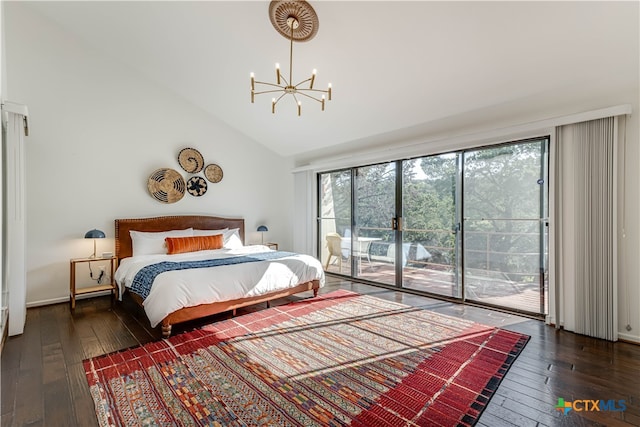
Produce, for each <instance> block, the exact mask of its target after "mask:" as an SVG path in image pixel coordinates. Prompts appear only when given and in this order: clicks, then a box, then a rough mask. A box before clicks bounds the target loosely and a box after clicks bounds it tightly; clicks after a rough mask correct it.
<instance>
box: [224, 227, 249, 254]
mask: <svg viewBox="0 0 640 427" xmlns="http://www.w3.org/2000/svg"><path fill="white" fill-rule="evenodd" d="M222 239H223V242H224V243H223V246H222V247H223V248H225V249H240V248H242V247H244V245H243V244H242V239H241V238H240V229H239V228H232V229H231V230H227V231H225V232H224V233H223V238H222Z"/></svg>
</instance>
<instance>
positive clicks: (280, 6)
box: [269, 0, 320, 42]
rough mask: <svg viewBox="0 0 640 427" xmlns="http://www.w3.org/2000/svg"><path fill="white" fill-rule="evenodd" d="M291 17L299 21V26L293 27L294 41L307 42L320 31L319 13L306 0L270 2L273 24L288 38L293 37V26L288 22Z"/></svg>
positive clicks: (270, 17)
mask: <svg viewBox="0 0 640 427" xmlns="http://www.w3.org/2000/svg"><path fill="white" fill-rule="evenodd" d="M289 18H294V19H295V20H296V21H298V26H297V27H295V26H294V27H293V41H296V42H307V41H309V40H311V39H312V38H314V37H315V36H316V34H317V33H318V26H319V25H320V24H319V21H318V15H316V11H315V10H313V7H311V5H310V4H309V3H307V2H306V1H302V0H293V1H286V0H272V1H271V3H269V19H271V25H273V28H275V29H276V31H277V32H279V33H280V35H282V36H283V37H284V38H285V39H287V40H290V39H291V27H289V24H288V23H287V19H289Z"/></svg>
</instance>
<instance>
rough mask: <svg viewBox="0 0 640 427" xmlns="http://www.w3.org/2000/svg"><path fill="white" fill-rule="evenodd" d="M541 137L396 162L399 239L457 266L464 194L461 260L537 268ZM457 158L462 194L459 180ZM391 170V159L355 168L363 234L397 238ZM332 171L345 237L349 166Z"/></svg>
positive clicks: (340, 228) (525, 269)
mask: <svg viewBox="0 0 640 427" xmlns="http://www.w3.org/2000/svg"><path fill="white" fill-rule="evenodd" d="M543 141H544V140H539V141H533V142H526V143H519V144H510V145H502V146H497V147H493V148H489V149H480V150H475V151H467V152H464V153H450V154H444V155H436V156H428V157H423V158H419V159H412V160H406V161H403V162H401V165H402V171H401V173H402V183H403V186H402V187H403V194H402V200H403V212H402V217H403V221H404V224H403V228H404V230H405V231H404V235H403V237H404V241H405V242H413V243H420V244H422V245H423V246H424V247H425V248H426V249H427V250H428V251H429V252H430V253H431V254H432V256H433V257H432V259H431V262H435V263H441V264H445V265H455V264H456V259H455V256H456V239H457V230H458V227H459V224H460V223H461V222H462V219H460V218H458V215H459V213H458V212H457V211H456V206H457V205H458V206H459V202H458V201H459V200H460V198H461V197H463V199H464V212H463V213H462V217H464V218H465V220H464V231H465V236H466V237H465V242H464V243H465V250H466V266H467V267H470V268H479V269H490V270H497V271H503V272H520V273H522V272H524V273H526V274H536V273H537V269H538V265H539V259H538V257H539V247H540V242H539V238H540V237H539V236H540V234H539V232H540V223H539V221H538V220H537V218H539V217H540V215H542V216H545V215H546V206H544V205H543V206H541V205H540V203H541V197H540V192H541V191H542V190H543V189H544V186H542V185H540V183H538V179H539V177H540V173H541V170H540V169H541V164H542V162H543V160H544V158H541V156H540V154H541V144H544V142H543ZM461 157H463V158H461ZM461 164H463V165H464V167H463V170H464V194H460V191H461V190H460V189H461V188H462V187H461V185H460V184H459V182H458V179H459V178H458V177H459V176H460V172H459V171H460V166H461ZM396 168H397V163H395V162H392V163H383V164H377V165H371V166H365V167H360V168H357V169H355V188H356V203H355V206H354V209H355V212H354V213H355V218H356V224H358V226H359V227H360V229H361V235H366V236H368V237H378V238H381V239H382V242H383V243H384V242H391V241H392V240H393V236H394V234H393V232H391V231H390V228H391V219H392V218H393V217H394V216H395V188H396V187H395V179H396ZM329 175H330V181H331V185H330V187H331V193H332V203H333V211H334V214H335V218H336V219H335V221H336V229H337V231H338V232H339V233H340V234H343V235H344V231H345V230H346V229H347V228H350V223H351V198H352V197H351V188H352V187H351V184H352V183H351V180H352V178H351V170H344V171H337V172H331V173H330V174H329ZM323 203H324V202H323ZM523 218H524V219H531V220H530V221H523V220H521V219H523ZM505 219H509V220H505ZM510 219H517V220H515V221H514V220H510ZM487 249H488V250H487ZM520 279H522V278H520Z"/></svg>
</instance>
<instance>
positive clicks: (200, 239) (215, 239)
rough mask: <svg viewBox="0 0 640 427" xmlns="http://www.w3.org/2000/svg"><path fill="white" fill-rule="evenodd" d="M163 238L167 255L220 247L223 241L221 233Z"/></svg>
mask: <svg viewBox="0 0 640 427" xmlns="http://www.w3.org/2000/svg"><path fill="white" fill-rule="evenodd" d="M164 240H165V242H166V243H167V254H169V255H173V254H182V253H185V252H197V251H206V250H209V249H220V248H222V245H223V242H224V241H223V236H222V234H217V235H215V236H193V237H167V238H166V239H164Z"/></svg>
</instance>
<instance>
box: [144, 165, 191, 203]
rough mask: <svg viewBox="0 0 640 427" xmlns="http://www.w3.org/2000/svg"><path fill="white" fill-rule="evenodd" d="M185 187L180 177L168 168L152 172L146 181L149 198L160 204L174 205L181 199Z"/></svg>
mask: <svg viewBox="0 0 640 427" xmlns="http://www.w3.org/2000/svg"><path fill="white" fill-rule="evenodd" d="M185 187H186V186H185V183H184V178H182V175H180V174H179V173H178V172H177V171H176V170H174V169H169V168H162V169H158V170H156V171H154V172H153V173H152V174H151V176H150V177H149V180H148V181H147V188H148V189H149V194H151V197H153V198H154V199H156V200H157V201H159V202H162V203H175V202H177V201H178V200H180V199H182V197H183V196H184V191H185Z"/></svg>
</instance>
